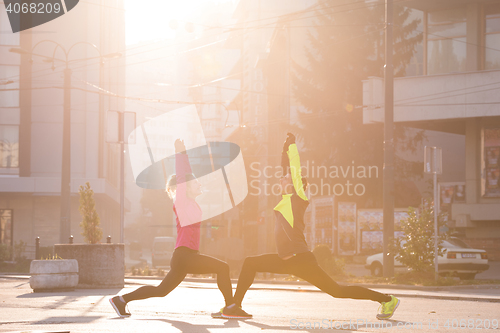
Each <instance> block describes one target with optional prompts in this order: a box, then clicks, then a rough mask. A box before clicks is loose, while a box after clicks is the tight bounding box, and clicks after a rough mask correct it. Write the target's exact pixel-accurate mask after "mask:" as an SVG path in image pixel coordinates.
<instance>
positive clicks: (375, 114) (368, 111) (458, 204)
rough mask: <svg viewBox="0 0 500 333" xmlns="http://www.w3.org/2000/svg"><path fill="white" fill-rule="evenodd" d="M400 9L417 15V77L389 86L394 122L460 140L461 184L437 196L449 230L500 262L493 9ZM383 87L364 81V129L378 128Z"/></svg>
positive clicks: (417, 4) (472, 5)
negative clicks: (368, 126)
mask: <svg viewBox="0 0 500 333" xmlns="http://www.w3.org/2000/svg"><path fill="white" fill-rule="evenodd" d="M405 5H406V6H409V7H411V8H414V9H416V10H419V11H421V12H422V18H423V31H422V32H423V36H424V39H423V45H422V46H423V52H422V55H423V59H422V61H423V66H422V67H423V71H422V72H423V73H422V74H423V75H421V76H414V77H403V78H396V79H395V80H394V121H395V122H396V123H397V124H400V125H404V126H408V127H414V128H422V129H426V130H433V131H439V132H444V133H455V134H460V135H463V136H465V152H464V154H465V178H464V179H461V180H460V182H458V183H456V184H453V185H455V186H456V187H455V188H453V189H452V191H455V192H456V193H454V194H453V193H444V195H443V193H441V197H442V198H443V197H445V198H446V199H445V200H446V202H445V204H448V205H449V207H450V219H449V222H448V226H449V227H450V228H453V229H455V230H456V231H457V232H459V234H461V235H462V237H463V238H464V239H465V240H466V241H467V242H468V243H469V244H470V245H471V246H473V247H477V248H484V249H486V250H487V251H488V252H489V253H490V257H491V258H495V259H496V258H499V255H500V247H499V246H498V239H499V238H500V224H499V223H500V217H499V213H498V212H499V211H500V189H499V184H500V183H499V182H498V177H499V175H500V159H499V158H498V156H499V154H500V141H499V139H498V138H499V133H500V110H499V108H498V105H499V103H500V98H499V94H498V89H500V5H499V4H498V2H497V1H480V0H464V1H447V0H438V1H427V0H420V1H409V2H407V3H405ZM383 88H384V83H383V78H379V77H371V78H369V79H368V80H366V81H364V82H363V105H364V106H365V108H364V111H363V112H364V117H363V121H364V123H365V124H370V123H377V122H383V117H384V106H383V101H384V95H383ZM457 167H461V166H457ZM447 172H450V171H447V170H446V169H444V170H443V173H444V174H446V173H447ZM443 185H445V184H443ZM446 188H449V187H446ZM450 195H451V196H453V195H454V198H453V199H450V200H448V199H449V198H447V197H450ZM441 206H443V202H441Z"/></svg>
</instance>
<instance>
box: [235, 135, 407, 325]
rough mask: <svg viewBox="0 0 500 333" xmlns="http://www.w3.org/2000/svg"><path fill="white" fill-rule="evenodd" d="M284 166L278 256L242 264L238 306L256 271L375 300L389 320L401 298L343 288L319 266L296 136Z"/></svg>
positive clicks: (343, 295)
mask: <svg viewBox="0 0 500 333" xmlns="http://www.w3.org/2000/svg"><path fill="white" fill-rule="evenodd" d="M281 161H282V162H281V164H282V167H283V174H284V176H283V177H281V179H280V186H281V192H282V198H281V201H280V202H279V203H278V204H277V205H276V207H274V212H275V215H276V223H275V237H276V248H277V250H278V253H273V254H263V255H259V256H254V257H247V258H246V259H245V261H244V263H243V267H242V269H241V273H240V276H239V279H238V285H237V287H236V292H235V294H234V300H235V302H236V306H238V307H239V308H241V303H242V301H243V298H244V296H245V293H246V292H247V290H248V288H249V287H250V286H251V285H252V283H253V280H254V278H255V274H256V273H257V272H268V273H275V274H293V275H295V276H297V277H300V278H302V279H304V280H305V281H307V282H309V283H311V284H313V285H315V286H316V287H318V288H319V289H321V290H322V291H324V292H325V293H327V294H329V295H331V296H333V297H337V298H352V299H360V300H372V301H375V302H379V303H380V304H381V308H382V311H381V312H380V313H379V314H377V318H378V319H389V318H390V317H392V315H393V313H394V311H395V310H396V308H397V307H398V305H399V299H397V298H396V297H394V296H391V295H385V294H382V293H379V292H376V291H374V290H370V289H367V288H363V287H358V286H341V285H339V284H337V283H336V282H335V281H333V280H332V278H331V277H330V276H329V275H328V274H327V273H326V272H325V271H324V270H323V269H322V268H321V267H320V266H319V265H318V263H317V261H316V258H315V256H314V254H313V253H312V252H311V251H310V250H309V248H308V246H307V243H306V240H305V237H304V227H305V224H304V213H305V211H306V208H307V206H308V205H309V200H308V199H307V196H306V193H305V191H306V189H307V181H306V179H305V178H303V177H302V175H301V169H300V158H299V152H298V149H297V146H296V144H295V136H294V135H293V134H291V133H288V134H287V139H286V141H285V144H284V146H283V152H282V159H281Z"/></svg>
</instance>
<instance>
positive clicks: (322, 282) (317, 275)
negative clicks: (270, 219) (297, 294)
mask: <svg viewBox="0 0 500 333" xmlns="http://www.w3.org/2000/svg"><path fill="white" fill-rule="evenodd" d="M257 272H267V273H276V274H293V275H295V276H297V277H299V278H301V279H304V280H306V281H307V282H309V283H311V284H313V285H315V286H316V287H318V288H319V289H321V290H322V291H324V292H325V293H327V294H329V295H331V296H333V297H337V298H353V299H369V300H372V301H376V302H388V301H390V300H391V297H390V296H388V295H385V294H381V293H379V292H376V291H373V290H370V289H367V288H363V287H357V286H341V285H338V284H337V283H336V282H335V281H333V280H332V278H331V277H330V276H329V275H328V274H327V273H326V272H325V271H324V270H323V269H321V267H319V265H318V262H317V261H316V257H315V256H314V254H313V253H312V252H304V253H300V254H297V255H296V256H294V257H291V258H290V259H287V260H283V259H281V258H280V257H278V255H277V254H263V255H260V256H256V257H248V258H246V259H245V262H244V263H243V268H242V269H241V273H240V277H239V279H238V286H237V287H236V292H235V293H234V300H235V302H236V305H238V306H241V302H242V301H243V297H245V293H246V292H247V290H248V288H250V286H251V285H252V283H253V280H254V278H255V273H257Z"/></svg>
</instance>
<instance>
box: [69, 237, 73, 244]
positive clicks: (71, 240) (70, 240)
mask: <svg viewBox="0 0 500 333" xmlns="http://www.w3.org/2000/svg"><path fill="white" fill-rule="evenodd" d="M69 243H70V244H73V235H71V236H69Z"/></svg>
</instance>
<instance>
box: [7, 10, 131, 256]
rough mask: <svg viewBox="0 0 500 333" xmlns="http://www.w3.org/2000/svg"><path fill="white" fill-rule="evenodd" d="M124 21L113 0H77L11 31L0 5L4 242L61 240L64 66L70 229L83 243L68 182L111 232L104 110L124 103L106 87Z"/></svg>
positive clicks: (114, 151)
mask: <svg viewBox="0 0 500 333" xmlns="http://www.w3.org/2000/svg"><path fill="white" fill-rule="evenodd" d="M124 25H125V21H124V7H123V1H121V0H113V1H102V0H100V1H91V2H80V3H79V4H78V5H77V6H76V7H75V8H74V9H73V10H71V11H69V12H67V13H66V14H64V15H63V16H61V17H59V18H57V19H55V20H53V21H50V22H48V23H46V24H43V25H40V26H37V27H34V28H32V29H28V30H25V31H22V32H19V33H15V34H13V33H12V31H11V30H10V26H9V23H8V18H7V14H6V12H5V10H4V9H3V8H2V9H0V29H1V33H0V59H1V60H0V84H1V85H0V142H1V143H2V146H1V148H0V149H1V151H0V212H3V213H4V214H5V215H6V216H7V214H10V216H11V221H10V223H11V225H12V233H11V235H10V236H9V237H10V241H11V243H15V242H19V241H23V242H25V243H27V244H28V247H27V250H28V253H27V256H28V257H33V255H34V253H33V251H32V250H33V245H34V242H35V237H40V244H41V246H51V245H53V244H55V243H59V242H66V241H67V240H65V239H61V234H60V227H61V223H60V216H61V214H60V211H61V208H60V200H61V197H60V195H61V170H62V141H63V92H64V89H63V88H64V80H63V70H64V68H65V67H66V64H68V68H70V69H71V70H72V75H71V129H70V133H71V141H70V142H71V146H70V150H71V184H70V185H71V199H70V200H71V218H70V220H71V223H70V232H71V234H72V235H73V236H74V241H75V242H82V241H83V237H82V236H81V234H80V233H81V228H80V226H79V224H80V222H81V220H82V218H81V215H80V213H79V211H78V206H79V198H78V189H79V186H80V185H83V184H85V183H86V182H89V183H90V185H91V187H92V189H93V190H94V192H95V200H96V208H97V212H98V213H99V216H100V219H101V227H102V228H103V235H104V237H106V236H107V235H110V236H111V237H112V240H113V241H119V239H120V218H119V216H120V213H119V207H120V205H119V200H120V196H119V184H120V183H119V170H120V168H119V163H120V157H119V146H118V145H117V144H114V143H107V142H106V125H105V124H106V114H107V111H111V110H113V111H123V109H124V102H123V100H122V99H120V98H116V97H111V96H112V94H110V93H109V92H113V93H116V94H119V95H123V91H124V86H123V84H121V83H122V82H124V77H125V67H124V60H123V56H124V52H125V36H124V31H125V29H124ZM13 49H14V52H12V50H13ZM19 49H22V50H23V51H21V52H20V51H19ZM62 49H65V50H66V52H69V53H68V55H67V59H66V57H65V53H64V52H63V51H62ZM16 50H17V52H16ZM69 50H71V51H69ZM20 53H22V54H20ZM110 54H114V56H113V57H116V59H111V56H110ZM53 58H55V60H53ZM99 89H101V90H99ZM99 91H101V94H100V93H98V92H99ZM2 232H3V231H2ZM103 241H104V240H103Z"/></svg>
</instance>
